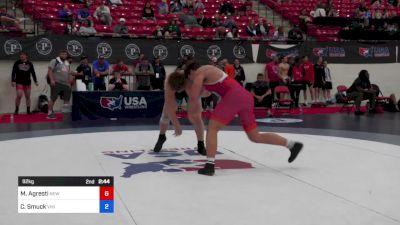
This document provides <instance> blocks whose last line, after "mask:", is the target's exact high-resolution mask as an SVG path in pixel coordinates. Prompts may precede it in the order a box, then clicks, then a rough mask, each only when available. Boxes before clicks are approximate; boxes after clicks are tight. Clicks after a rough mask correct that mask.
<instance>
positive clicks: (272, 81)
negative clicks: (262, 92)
mask: <svg viewBox="0 0 400 225" xmlns="http://www.w3.org/2000/svg"><path fill="white" fill-rule="evenodd" d="M264 71H265V80H266V81H267V82H268V83H269V86H270V87H271V91H272V97H274V98H275V87H277V86H279V80H280V78H279V59H278V57H277V56H273V57H272V61H271V62H270V63H267V64H266V65H265V70H264Z"/></svg>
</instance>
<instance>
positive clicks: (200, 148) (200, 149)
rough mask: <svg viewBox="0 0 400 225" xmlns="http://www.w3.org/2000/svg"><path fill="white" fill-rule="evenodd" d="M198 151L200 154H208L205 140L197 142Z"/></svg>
mask: <svg viewBox="0 0 400 225" xmlns="http://www.w3.org/2000/svg"><path fill="white" fill-rule="evenodd" d="M197 152H198V153H199V154H200V155H207V151H206V147H205V146H204V141H198V142H197Z"/></svg>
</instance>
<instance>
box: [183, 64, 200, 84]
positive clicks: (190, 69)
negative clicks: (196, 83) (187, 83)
mask: <svg viewBox="0 0 400 225" xmlns="http://www.w3.org/2000/svg"><path fill="white" fill-rule="evenodd" d="M199 67H200V65H199V64H198V63H196V62H195V61H190V62H189V61H188V63H187V64H186V68H185V76H186V78H188V79H189V80H192V76H193V74H194V73H195V72H196V70H197V69H198V68H199Z"/></svg>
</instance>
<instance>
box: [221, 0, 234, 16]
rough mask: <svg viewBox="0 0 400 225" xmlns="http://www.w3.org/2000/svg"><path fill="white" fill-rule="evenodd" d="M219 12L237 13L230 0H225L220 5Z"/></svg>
mask: <svg viewBox="0 0 400 225" xmlns="http://www.w3.org/2000/svg"><path fill="white" fill-rule="evenodd" d="M219 13H220V14H223V15H233V14H235V8H234V7H233V5H232V4H231V3H230V2H229V1H227V0H225V1H224V2H223V3H222V4H221V6H220V7H219Z"/></svg>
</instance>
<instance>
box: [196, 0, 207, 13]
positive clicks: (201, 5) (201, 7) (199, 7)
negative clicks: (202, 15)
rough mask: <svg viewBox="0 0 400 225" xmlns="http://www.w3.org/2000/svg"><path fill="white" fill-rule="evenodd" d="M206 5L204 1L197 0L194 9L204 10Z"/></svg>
mask: <svg viewBox="0 0 400 225" xmlns="http://www.w3.org/2000/svg"><path fill="white" fill-rule="evenodd" d="M205 8H206V7H205V6H204V4H203V2H202V1H201V0H197V2H196V4H194V11H195V12H197V11H198V10H201V11H200V12H202V11H203V10H204V9H205Z"/></svg>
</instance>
